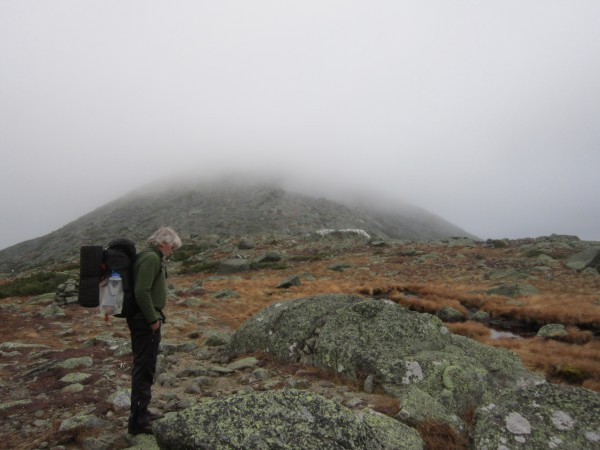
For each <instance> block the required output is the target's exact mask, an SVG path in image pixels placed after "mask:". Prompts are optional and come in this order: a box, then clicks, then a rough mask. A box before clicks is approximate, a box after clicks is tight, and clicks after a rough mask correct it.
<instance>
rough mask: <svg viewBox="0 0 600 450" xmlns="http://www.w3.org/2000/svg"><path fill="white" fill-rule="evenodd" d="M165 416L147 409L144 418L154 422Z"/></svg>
mask: <svg viewBox="0 0 600 450" xmlns="http://www.w3.org/2000/svg"><path fill="white" fill-rule="evenodd" d="M163 417H165V415H164V414H161V413H153V412H152V411H147V412H146V414H144V419H145V421H146V422H154V421H155V420H158V419H162V418H163Z"/></svg>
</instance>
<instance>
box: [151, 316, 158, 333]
mask: <svg viewBox="0 0 600 450" xmlns="http://www.w3.org/2000/svg"><path fill="white" fill-rule="evenodd" d="M150 328H152V331H153V332H154V331H156V330H158V329H159V328H160V319H159V320H157V321H156V322H154V323H152V324H150Z"/></svg>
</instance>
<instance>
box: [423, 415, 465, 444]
mask: <svg viewBox="0 0 600 450" xmlns="http://www.w3.org/2000/svg"><path fill="white" fill-rule="evenodd" d="M417 431H418V432H419V433H420V434H421V437H422V438H423V441H424V442H425V446H426V448H427V450H464V449H466V448H467V444H468V439H467V437H466V436H464V435H462V434H459V433H457V432H456V431H454V429H452V427H451V426H450V425H448V424H447V423H442V422H436V421H433V420H426V421H425V422H422V423H421V424H419V426H418V427H417Z"/></svg>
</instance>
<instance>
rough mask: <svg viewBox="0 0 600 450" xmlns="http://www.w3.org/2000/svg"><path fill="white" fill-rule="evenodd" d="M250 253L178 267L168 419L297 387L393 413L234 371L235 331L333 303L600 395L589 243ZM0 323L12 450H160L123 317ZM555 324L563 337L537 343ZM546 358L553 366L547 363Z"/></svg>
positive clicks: (293, 246) (16, 315) (367, 393)
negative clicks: (296, 304)
mask: <svg viewBox="0 0 600 450" xmlns="http://www.w3.org/2000/svg"><path fill="white" fill-rule="evenodd" d="M240 244H241V243H240V242H239V241H235V240H231V241H228V242H225V243H220V245H218V246H208V247H207V246H203V247H202V250H201V251H199V252H198V253H197V254H195V255H193V256H191V258H193V259H195V260H197V261H198V263H201V262H202V261H204V262H206V261H211V262H219V264H211V265H210V269H206V268H205V269H203V270H202V271H196V272H190V273H181V272H182V269H183V268H184V264H183V263H182V262H172V263H170V266H171V267H170V271H171V273H172V274H174V275H173V276H171V278H170V283H171V289H170V294H169V306H168V309H167V311H166V312H167V315H168V322H167V324H165V326H164V329H163V343H162V346H161V356H160V361H159V373H158V376H157V379H156V383H155V388H154V400H153V404H152V407H153V408H154V409H155V410H156V411H157V412H162V413H166V412H170V411H178V410H181V409H184V408H187V407H189V406H191V405H193V404H195V403H197V402H200V401H202V399H204V398H207V397H210V398H221V397H225V396H229V395H231V394H232V393H236V392H238V391H242V392H243V391H249V390H253V391H263V390H274V389H279V388H282V387H291V388H296V389H301V390H310V391H313V392H317V393H319V394H322V395H323V396H324V397H327V398H329V399H333V400H335V401H336V402H339V403H341V404H343V405H345V406H347V407H349V408H351V409H363V408H371V409H374V410H376V411H380V412H382V413H384V414H387V415H389V416H392V417H393V416H394V415H395V414H396V413H397V412H398V411H399V408H400V405H399V404H398V401H397V400H396V399H395V398H393V397H390V396H387V395H385V394H384V393H383V392H379V391H378V390H377V389H374V390H372V389H366V388H365V386H364V384H362V383H356V382H353V381H352V380H346V379H343V378H341V377H339V376H337V375H336V374H333V373H330V372H327V371H325V370H322V369H316V368H314V367H311V366H305V365H301V364H283V363H281V362H278V361H275V360H273V359H272V358H270V357H267V356H266V355H264V354H251V355H243V356H241V357H239V358H236V359H235V360H233V361H230V360H228V358H227V357H226V356H225V355H224V353H223V352H222V348H223V345H224V344H226V343H227V342H228V340H229V339H230V338H231V333H233V332H234V331H235V330H236V329H237V328H238V327H239V326H240V325H241V324H242V323H243V322H244V321H245V320H246V319H247V318H249V317H251V316H252V315H253V314H255V313H256V312H258V311H260V310H262V309H263V308H265V307H266V306H268V305H270V304H273V303H275V302H282V301H286V300H290V299H295V298H300V297H306V296H310V295H315V294H320V293H353V294H357V293H358V294H361V295H364V296H366V297H373V298H389V299H392V300H393V301H396V302H398V303H401V304H403V305H405V306H407V307H409V308H411V309H414V310H418V311H422V312H430V313H434V314H437V315H438V317H441V318H442V319H443V320H447V321H448V323H449V327H450V329H451V330H453V331H455V332H461V333H462V334H467V335H471V336H473V337H475V338H477V339H479V340H480V341H482V342H485V343H488V344H492V345H499V346H505V347H508V348H511V349H513V350H514V351H515V352H517V354H518V355H519V356H520V357H521V358H522V359H523V361H524V362H525V364H526V365H527V366H528V367H529V368H530V369H532V370H536V371H538V372H540V373H541V374H543V375H545V376H546V377H547V378H548V379H550V380H551V381H553V382H561V383H567V382H568V383H571V384H574V385H578V386H584V387H588V388H590V389H594V390H598V391H600V344H599V341H598V330H599V327H600V276H598V272H597V271H596V270H595V269H590V268H587V269H586V268H584V267H574V268H571V267H570V266H573V265H572V264H571V265H569V264H567V263H568V262H569V257H571V256H572V255H574V254H577V253H578V252H580V251H581V250H584V249H586V248H590V247H592V246H593V245H592V244H590V243H583V242H581V241H579V240H577V239H573V238H569V237H549V238H543V239H537V240H534V239H531V240H522V241H503V242H500V241H498V242H488V243H474V242H472V241H469V240H465V239H456V240H446V241H436V242H427V243H416V242H368V241H367V240H366V239H364V238H362V237H361V236H358V235H355V236H328V237H324V238H314V239H302V240H300V239H299V240H296V241H292V240H288V241H280V242H250V243H248V242H246V243H245V244H246V245H240ZM236 260H238V261H237V262H236ZM240 261H242V262H244V263H248V264H240ZM576 269H578V270H576ZM75 275H76V274H75ZM494 289H499V290H498V291H493V290H494ZM502 289H504V290H502ZM540 305H542V306H540ZM0 323H1V324H2V332H1V334H0V336H1V337H0V375H1V381H0V419H1V420H0V435H1V436H2V439H1V440H0V448H7V449H17V448H24V449H25V448H26V449H38V448H40V449H41V448H49V449H59V448H66V449H71V448H73V449H74V448H87V449H109V448H129V447H133V446H136V445H137V446H141V447H145V448H152V445H153V443H152V438H151V437H145V436H143V437H139V436H138V437H136V438H131V437H129V436H127V434H126V419H127V414H128V411H127V408H128V405H127V389H128V386H129V381H130V370H131V354H130V352H129V348H128V331H127V327H126V324H125V322H124V321H123V320H122V319H116V318H110V319H109V320H108V321H105V320H103V318H102V317H100V316H99V315H98V312H97V311H95V310H91V309H84V308H81V307H80V306H78V305H77V304H67V305H62V306H58V305H57V303H56V301H55V295H54V293H51V295H46V296H38V297H26V298H6V299H2V300H0ZM549 324H554V325H559V326H562V327H563V328H560V327H559V328H560V330H561V332H559V333H558V334H556V335H552V336H549V337H536V336H535V333H536V332H537V331H538V330H539V329H540V328H542V327H543V326H544V325H549ZM491 325H494V326H496V327H500V326H503V325H506V326H512V327H513V328H510V329H507V330H500V331H503V332H507V331H510V332H511V333H509V337H510V338H511V339H494V337H495V336H497V334H496V335H494V333H497V332H498V329H495V330H493V329H491V328H489V327H490V326H491ZM517 326H518V327H519V328H515V327H517ZM474 330H475V331H474ZM482 330H484V331H482ZM513 332H514V333H513ZM520 333H522V336H519V334H520ZM565 333H566V334H565ZM517 341H518V343H516V342H517ZM548 346H550V347H551V348H552V349H553V351H552V352H551V353H553V354H552V355H547V356H546V357H545V359H544V360H541V359H540V358H539V357H538V356H536V355H535V354H536V353H539V351H538V350H536V349H539V348H548ZM552 346H554V347H552ZM557 349H558V350H557ZM532 354H533V355H532ZM575 354H577V356H571V355H575ZM553 357H554V358H556V359H555V360H553V359H552V358H553ZM565 358H567V359H568V361H567V363H566V362H565ZM581 361H586V362H585V364H587V365H585V364H584V363H583V362H581ZM419 431H420V432H421V435H422V436H423V437H424V440H425V441H426V443H428V445H429V448H436V447H435V445H436V444H435V443H436V442H437V441H436V439H435V438H431V439H429V436H428V434H430V435H432V436H433V435H435V434H436V433H438V434H439V430H432V429H421V430H419ZM442 437H443V440H444V441H445V442H446V443H449V444H448V445H450V446H454V447H455V448H461V447H464V446H465V445H466V444H467V441H466V438H465V437H464V436H459V435H453V434H452V433H446V434H444V435H443V436H442ZM438 438H439V436H438ZM447 448H448V447H447Z"/></svg>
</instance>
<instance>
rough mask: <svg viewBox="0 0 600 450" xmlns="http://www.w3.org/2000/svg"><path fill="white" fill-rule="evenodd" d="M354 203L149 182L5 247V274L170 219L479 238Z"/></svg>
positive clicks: (188, 223) (184, 226)
mask: <svg viewBox="0 0 600 450" xmlns="http://www.w3.org/2000/svg"><path fill="white" fill-rule="evenodd" d="M372 205H373V204H372V203H371V206H366V205H365V204H364V203H363V204H362V206H357V205H354V206H348V205H347V204H342V203H339V202H335V201H332V200H327V199H325V198H315V197H311V196H308V195H302V194H299V193H293V192H288V191H286V190H284V189H282V188H280V187H277V186H274V185H271V184H259V183H250V182H235V181H220V182H216V181H214V182H210V183H191V184H183V183H182V184H175V185H171V186H163V187H152V186H150V187H144V188H140V189H138V190H137V191H134V192H132V193H130V194H128V195H125V196H123V197H121V198H119V199H117V200H115V201H113V202H110V203H108V204H106V205H104V206H102V207H100V208H98V209H96V210H94V211H92V212H90V213H89V214H86V215H85V216H83V217H80V218H79V219H77V220H75V221H73V222H71V223H69V224H67V225H65V226H63V227H62V228H60V229H58V230H56V231H54V232H52V233H50V234H48V235H46V236H42V237H39V238H36V239H32V240H29V241H25V242H22V243H20V244H17V245H14V246H12V247H9V248H7V249H4V250H2V251H0V273H2V272H4V273H10V272H11V271H12V270H15V271H21V270H23V269H26V268H28V267H32V266H40V265H42V264H46V265H47V264H54V263H56V262H59V261H66V260H75V259H76V258H77V257H78V251H79V247H80V246H81V245H106V244H107V243H108V241H109V240H110V239H112V238H114V237H118V236H122V237H127V238H129V239H133V240H135V241H138V242H139V243H142V242H143V241H144V240H145V239H146V238H147V237H148V236H149V235H150V234H151V233H152V232H153V231H154V230H155V229H156V228H158V227H159V226H162V225H170V226H172V227H173V228H175V229H176V230H177V231H178V232H179V233H180V235H181V236H182V237H184V238H194V237H198V236H204V235H218V236H221V237H234V236H248V235H262V236H272V237H277V236H287V237H289V236H298V235H304V234H308V233H311V232H315V231H317V230H320V229H334V230H337V229H362V230H365V232H367V233H368V234H369V235H370V236H372V237H373V238H383V239H411V240H428V239H440V238H445V237H450V236H467V237H469V236H470V237H473V236H471V235H470V234H469V233H467V232H466V231H465V230H463V229H461V228H459V227H457V226H455V225H453V224H451V223H449V222H447V221H445V220H443V219H442V218H440V217H437V216H435V215H434V214H431V213H428V212H427V211H424V210H422V209H420V208H417V207H414V206H410V205H406V204H403V205H387V207H386V209H385V210H384V209H383V208H375V207H373V206H372Z"/></svg>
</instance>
